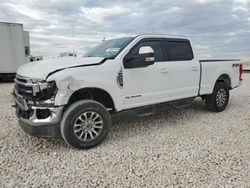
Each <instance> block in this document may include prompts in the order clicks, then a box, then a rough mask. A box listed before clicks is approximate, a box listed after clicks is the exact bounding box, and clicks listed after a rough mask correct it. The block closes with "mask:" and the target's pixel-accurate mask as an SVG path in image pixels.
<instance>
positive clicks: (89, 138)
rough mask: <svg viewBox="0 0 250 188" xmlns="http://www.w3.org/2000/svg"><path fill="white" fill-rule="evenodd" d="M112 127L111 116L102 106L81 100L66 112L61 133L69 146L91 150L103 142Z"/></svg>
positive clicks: (94, 102) (61, 125)
mask: <svg viewBox="0 0 250 188" xmlns="http://www.w3.org/2000/svg"><path fill="white" fill-rule="evenodd" d="M110 125H111V117H110V114H109V112H108V111H107V109H106V108H105V107H104V106H103V105H102V104H100V103H98V102H96V101H92V100H81V101H78V102H75V103H73V104H72V105H71V106H70V107H69V108H68V109H67V110H66V111H65V113H64V115H63V118H62V121H61V124H60V131H61V135H62V137H63V139H64V140H65V141H66V142H67V143H68V144H69V145H71V146H73V147H75V148H78V149H90V148H93V147H95V146H97V145H99V144H100V143H101V142H102V141H103V139H104V138H105V137H106V136H107V134H108V132H109V128H110Z"/></svg>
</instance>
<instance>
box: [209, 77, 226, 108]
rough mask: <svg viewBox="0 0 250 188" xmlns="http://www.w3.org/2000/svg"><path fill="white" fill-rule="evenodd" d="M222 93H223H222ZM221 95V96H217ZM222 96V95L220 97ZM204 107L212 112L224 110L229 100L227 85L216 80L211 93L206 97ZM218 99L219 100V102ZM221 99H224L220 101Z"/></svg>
mask: <svg viewBox="0 0 250 188" xmlns="http://www.w3.org/2000/svg"><path fill="white" fill-rule="evenodd" d="M222 93H223V95H222ZM219 96H221V97H219ZM222 96H223V97H222ZM205 100H206V108H207V109H208V110H209V111H212V112H221V111H223V110H225V108H226V107H227V104H228V100H229V87H228V85H227V84H226V83H224V82H217V83H216V84H215V86H214V90H213V93H212V94H211V95H207V96H206V98H205ZM219 101H220V102H219ZM222 101H224V102H223V103H222Z"/></svg>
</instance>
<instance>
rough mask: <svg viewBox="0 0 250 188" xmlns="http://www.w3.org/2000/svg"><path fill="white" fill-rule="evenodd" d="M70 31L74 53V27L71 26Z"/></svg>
mask: <svg viewBox="0 0 250 188" xmlns="http://www.w3.org/2000/svg"><path fill="white" fill-rule="evenodd" d="M71 29H72V30H71V31H72V52H73V53H74V52H75V43H74V25H71Z"/></svg>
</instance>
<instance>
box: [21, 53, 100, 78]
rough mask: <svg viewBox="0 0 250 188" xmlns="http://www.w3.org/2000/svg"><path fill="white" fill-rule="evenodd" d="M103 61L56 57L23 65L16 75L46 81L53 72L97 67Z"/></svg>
mask: <svg viewBox="0 0 250 188" xmlns="http://www.w3.org/2000/svg"><path fill="white" fill-rule="evenodd" d="M103 60H104V58H103V57H58V58H55V59H49V60H42V61H37V62H32V63H27V64H24V65H22V66H21V67H19V69H18V70H17V74H18V75H20V76H23V77H28V78H32V79H39V80H46V78H47V77H48V76H50V75H51V74H53V73H54V72H58V71H60V70H63V69H66V68H73V67H78V66H91V65H98V64H100V63H101V62H103Z"/></svg>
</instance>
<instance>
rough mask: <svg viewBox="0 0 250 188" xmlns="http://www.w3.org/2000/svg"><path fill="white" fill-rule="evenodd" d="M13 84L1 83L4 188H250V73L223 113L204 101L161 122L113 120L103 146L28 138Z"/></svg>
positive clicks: (158, 118)
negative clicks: (84, 146)
mask: <svg viewBox="0 0 250 188" xmlns="http://www.w3.org/2000/svg"><path fill="white" fill-rule="evenodd" d="M12 88H13V84H0V91H1V93H0V109H1V113H0V119H1V122H0V186H1V187H20V186H21V187H38V186H39V187H59V186H60V187H61V186H63V187H71V186H72V185H74V186H77V187H86V186H87V185H88V186H93V187H96V186H100V187H104V186H105V187H129V186H138V187H142V186H143V187H144V186H147V187H165V186H178V187H250V74H245V75H244V82H243V85H242V86H241V87H240V88H237V89H235V90H233V91H232V92H231V99H230V103H229V107H228V108H227V109H226V110H225V111H224V112H222V113H212V112H208V111H206V110H205V106H204V103H203V102H202V101H201V100H195V101H194V103H193V104H192V106H190V107H186V108H183V109H171V108H167V109H164V110H162V111H161V112H159V113H157V114H156V115H153V116H148V117H145V118H140V119H139V118H136V117H133V116H128V115H122V116H121V115H119V116H115V117H114V118H113V126H112V129H111V132H110V134H109V136H108V138H107V139H106V140H105V141H104V143H103V144H101V145H100V146H99V147H97V148H94V149H91V150H87V151H80V150H76V149H73V148H71V147H69V146H67V145H66V144H65V143H64V142H63V140H62V139H60V138H54V139H41V138H35V137H32V136H29V135H27V134H25V133H24V132H23V131H22V130H21V128H20V127H19V126H18V124H17V119H16V117H15V113H14V109H13V108H11V105H12V104H13V102H12V97H11V95H10V92H11V91H12Z"/></svg>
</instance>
